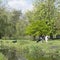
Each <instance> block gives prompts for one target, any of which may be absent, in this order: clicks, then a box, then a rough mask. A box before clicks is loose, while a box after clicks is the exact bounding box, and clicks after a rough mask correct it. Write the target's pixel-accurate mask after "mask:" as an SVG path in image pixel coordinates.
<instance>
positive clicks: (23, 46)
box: [0, 40, 60, 60]
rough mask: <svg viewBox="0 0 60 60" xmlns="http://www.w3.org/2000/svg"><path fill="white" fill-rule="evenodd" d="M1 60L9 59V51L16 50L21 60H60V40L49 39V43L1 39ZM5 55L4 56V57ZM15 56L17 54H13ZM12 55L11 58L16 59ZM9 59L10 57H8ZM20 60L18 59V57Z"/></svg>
mask: <svg viewBox="0 0 60 60" xmlns="http://www.w3.org/2000/svg"><path fill="white" fill-rule="evenodd" d="M0 49H4V50H3V51H2V52H3V53H2V52H1V51H0V56H2V57H0V60H7V59H8V57H7V56H8V55H9V54H7V53H8V52H9V51H10V53H12V52H15V53H14V54H16V56H17V57H18V58H19V59H20V60H23V59H24V60H60V41H59V40H49V41H48V42H47V43H46V42H45V41H43V42H41V41H40V42H38V43H37V42H36V41H30V40H17V42H15V43H14V40H2V41H0ZM3 57H4V58H3ZM13 57H15V55H14V56H13ZM13 57H11V59H10V60H15V58H13ZM8 60H9V59H8ZM17 60H18V59H17Z"/></svg>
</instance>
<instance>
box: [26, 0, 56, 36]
mask: <svg viewBox="0 0 60 60" xmlns="http://www.w3.org/2000/svg"><path fill="white" fill-rule="evenodd" d="M38 3H39V4H38ZM54 3H55V1H54V0H52V1H50V0H43V1H41V0H38V2H36V3H35V4H34V9H33V11H32V13H30V12H29V13H28V14H30V16H29V15H28V16H27V17H28V19H29V21H30V20H31V21H32V22H29V27H28V28H27V32H28V33H29V34H31V35H36V34H37V35H39V36H40V35H41V34H42V35H48V34H50V33H55V27H54V22H55V14H56V8H55V5H54ZM31 14H32V15H31ZM38 22H39V23H38ZM43 24H44V25H43Z"/></svg>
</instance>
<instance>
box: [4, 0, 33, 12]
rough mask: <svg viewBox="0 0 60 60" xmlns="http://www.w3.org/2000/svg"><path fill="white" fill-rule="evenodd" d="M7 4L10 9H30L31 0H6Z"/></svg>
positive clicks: (31, 7)
mask: <svg viewBox="0 0 60 60" xmlns="http://www.w3.org/2000/svg"><path fill="white" fill-rule="evenodd" d="M7 1H8V3H7V6H8V7H9V8H11V9H18V10H22V11H26V10H27V9H28V10H32V9H33V6H32V0H7ZM4 2H5V0H4Z"/></svg>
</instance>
